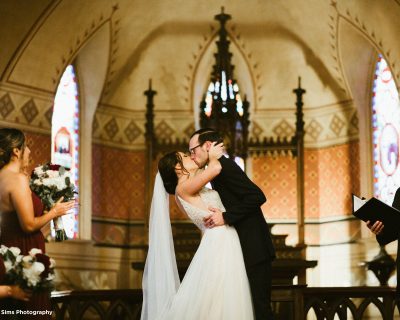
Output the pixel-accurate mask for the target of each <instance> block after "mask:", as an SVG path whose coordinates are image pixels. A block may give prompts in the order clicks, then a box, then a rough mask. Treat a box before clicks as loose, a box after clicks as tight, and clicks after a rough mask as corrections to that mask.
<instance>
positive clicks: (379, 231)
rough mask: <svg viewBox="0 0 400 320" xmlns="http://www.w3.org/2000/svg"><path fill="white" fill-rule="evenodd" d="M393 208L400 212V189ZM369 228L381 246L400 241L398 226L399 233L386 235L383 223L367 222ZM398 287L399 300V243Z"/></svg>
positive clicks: (398, 261) (399, 251)
mask: <svg viewBox="0 0 400 320" xmlns="http://www.w3.org/2000/svg"><path fill="white" fill-rule="evenodd" d="M392 207H393V208H395V209H398V210H400V188H398V189H397V191H396V194H395V196H394V199H393V203H392ZM366 223H367V227H368V228H369V229H370V230H371V231H372V232H373V233H374V234H376V240H377V241H378V243H379V245H381V246H384V245H386V244H388V243H390V242H392V241H395V240H397V241H398V240H399V238H400V225H399V226H396V229H397V230H399V231H398V232H397V233H394V232H386V233H385V231H384V230H385V226H384V224H383V222H382V221H379V220H378V221H376V222H375V223H373V224H372V223H371V222H370V221H367V222H366ZM396 265H397V287H396V296H397V299H400V246H399V243H397V259H396Z"/></svg>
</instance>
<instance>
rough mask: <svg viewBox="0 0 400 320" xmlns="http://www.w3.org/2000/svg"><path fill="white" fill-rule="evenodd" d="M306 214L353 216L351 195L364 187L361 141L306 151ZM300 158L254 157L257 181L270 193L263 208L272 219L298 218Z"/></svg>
mask: <svg viewBox="0 0 400 320" xmlns="http://www.w3.org/2000/svg"><path fill="white" fill-rule="evenodd" d="M304 157H305V168H304V174H305V216H306V218H315V219H318V218H322V217H334V216H343V215H349V214H350V212H351V194H352V193H355V194H358V193H359V190H360V160H359V144H358V142H350V143H347V144H343V145H339V146H334V147H329V148H324V149H317V150H314V149H313V150H310V149H308V150H305V153H304ZM296 179H297V178H296V159H294V158H291V157H288V156H285V157H277V158H271V157H260V158H255V159H253V181H254V182H255V183H256V184H257V185H258V186H260V187H261V188H262V190H263V191H264V193H265V194H266V196H267V199H268V201H267V203H266V204H264V206H263V211H264V213H265V215H266V216H267V218H269V219H280V220H281V219H296V212H297V205H296V193H297V191H296V189H297V187H296Z"/></svg>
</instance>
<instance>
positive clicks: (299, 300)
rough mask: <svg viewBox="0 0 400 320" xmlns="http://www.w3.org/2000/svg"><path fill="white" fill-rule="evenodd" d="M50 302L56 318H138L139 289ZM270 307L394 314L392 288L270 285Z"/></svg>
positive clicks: (329, 316)
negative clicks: (271, 288)
mask: <svg viewBox="0 0 400 320" xmlns="http://www.w3.org/2000/svg"><path fill="white" fill-rule="evenodd" d="M52 303H53V310H54V312H55V316H56V319H57V320H61V319H71V320H83V319H85V320H86V319H87V320H89V319H96V320H111V319H118V320H119V319H121V320H139V319H140V312H141V307H142V291H141V290H137V289H132V290H90V291H63V292H53V293H52ZM272 306H273V309H274V313H275V320H291V319H293V320H304V319H316V320H333V319H334V318H335V316H336V319H339V320H350V319H354V320H366V319H382V320H392V319H394V316H395V315H398V311H397V308H395V290H394V289H393V288H389V287H332V288H331V287H325V288H307V287H306V286H273V290H272ZM370 306H373V307H374V308H370ZM372 313H373V314H372Z"/></svg>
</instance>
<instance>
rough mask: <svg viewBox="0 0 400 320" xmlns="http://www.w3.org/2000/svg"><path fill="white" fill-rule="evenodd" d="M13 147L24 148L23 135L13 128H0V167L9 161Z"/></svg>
mask: <svg viewBox="0 0 400 320" xmlns="http://www.w3.org/2000/svg"><path fill="white" fill-rule="evenodd" d="M14 148H17V149H19V150H22V151H24V150H25V135H24V133H23V132H22V131H21V130H18V129H14V128H2V129H0V169H1V168H3V167H4V166H5V165H6V164H7V163H9V162H10V160H11V157H12V155H13V150H14Z"/></svg>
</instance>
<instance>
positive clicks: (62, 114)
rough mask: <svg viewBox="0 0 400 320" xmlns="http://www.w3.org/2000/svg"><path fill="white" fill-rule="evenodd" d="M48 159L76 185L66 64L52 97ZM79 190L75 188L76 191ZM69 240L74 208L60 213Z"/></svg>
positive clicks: (74, 92) (75, 131)
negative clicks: (49, 155)
mask: <svg viewBox="0 0 400 320" xmlns="http://www.w3.org/2000/svg"><path fill="white" fill-rule="evenodd" d="M51 162H52V163H54V164H59V165H62V166H64V167H66V168H69V169H70V170H71V173H72V176H73V178H74V181H73V182H74V184H75V186H76V188H77V189H78V187H79V96H78V84H77V81H76V76H75V70H74V67H73V66H72V65H69V66H68V67H67V68H66V69H65V71H64V74H63V75H62V77H61V80H60V83H59V85H58V88H57V93H56V97H55V100H54V109H53V119H52V128H51ZM78 192H79V190H78ZM63 224H64V228H65V231H66V233H67V237H68V238H69V239H73V238H77V236H78V208H77V209H74V212H73V213H71V214H67V215H65V216H63Z"/></svg>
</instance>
